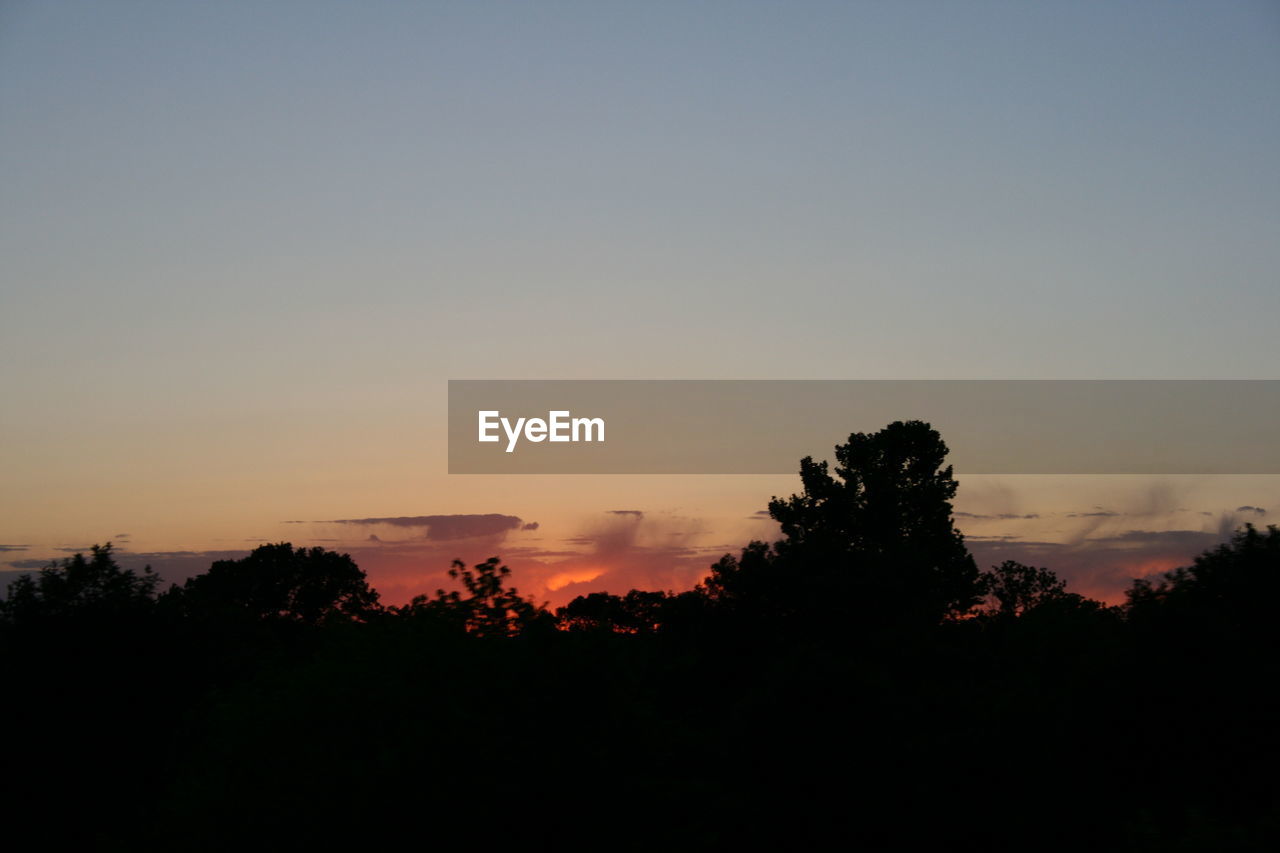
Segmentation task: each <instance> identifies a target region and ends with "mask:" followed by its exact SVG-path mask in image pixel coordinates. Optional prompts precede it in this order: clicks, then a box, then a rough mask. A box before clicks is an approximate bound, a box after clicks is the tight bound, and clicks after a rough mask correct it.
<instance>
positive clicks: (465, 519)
mask: <svg viewBox="0 0 1280 853" xmlns="http://www.w3.org/2000/svg"><path fill="white" fill-rule="evenodd" d="M286 523H287V522H286ZM313 523H314V524H353V525H359V526H364V527H372V526H375V525H386V526H388V527H401V528H415V529H416V528H422V529H424V530H425V531H426V538H427V539H430V540H432V541H437V542H444V541H450V540H454V539H471V538H476V537H484V536H499V535H502V534H505V533H506V532H507V531H509V530H515V529H518V528H520V527H521V525H522V524H523V522H522V521H521V519H520V518H518V517H517V516H514V515H499V514H498V513H487V514H484V515H404V516H397V517H394V518H335V519H332V520H330V521H317V522H313ZM533 529H536V528H533Z"/></svg>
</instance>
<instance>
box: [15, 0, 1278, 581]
mask: <svg viewBox="0 0 1280 853" xmlns="http://www.w3.org/2000/svg"><path fill="white" fill-rule="evenodd" d="M1277 152H1280V5H1277V4H1276V3H1274V2H1268V1H1267V0H1254V2H1198V3H1178V2H1163V1H1162V2H1127V3H1122V4H1117V3H1101V2H1097V3H1095V2H1060V3H1054V2H1045V3H1025V2H1005V3H981V2H971V3H942V2H938V3H890V2H847V3H820V2H807V3H799V4H796V3H780V2H779V3H659V2H652V3H600V2H593V3H561V2H548V3H462V2H458V3H391V2H366V3H359V4H356V3H321V2H307V3H303V2H276V3H248V2H244V3H237V2H228V3H219V4H200V3H191V2H115V3H88V2H86V3H75V2H58V3H37V2H22V0H7V2H4V3H3V4H0V401H2V402H0V583H2V582H3V581H6V580H8V579H10V578H11V577H12V576H13V575H12V574H11V573H14V572H18V571H22V570H28V569H31V568H34V567H39V566H41V565H44V564H46V563H47V561H48V560H49V559H50V558H55V557H62V556H65V555H66V554H68V553H72V552H74V551H75V550H77V549H80V550H83V549H85V548H87V546H89V545H91V544H93V543H98V542H105V541H108V540H110V541H113V542H114V543H115V544H116V546H117V548H119V549H120V550H121V552H122V558H121V559H122V562H123V563H125V564H126V565H137V566H141V565H142V564H143V563H150V564H152V565H154V566H156V567H157V568H158V569H160V570H161V572H162V574H164V575H165V576H166V577H167V578H169V579H173V580H178V579H181V578H182V577H185V576H187V575H189V574H191V573H193V572H196V571H200V570H203V569H205V568H207V567H208V564H209V562H210V560H211V559H214V558H217V557H222V556H240V555H242V554H244V553H245V552H246V551H247V550H248V549H251V548H253V547H254V546H255V545H256V544H259V543H262V542H268V541H282V540H285V541H291V542H293V543H294V544H300V545H323V546H324V547H328V548H333V549H336V550H341V551H346V552H349V553H351V554H352V555H353V556H354V557H355V558H356V559H357V561H358V562H359V563H360V565H361V566H362V567H364V568H365V569H366V570H367V571H368V572H369V575H370V579H371V580H372V581H373V583H374V584H375V586H377V587H378V588H379V590H380V591H381V592H382V593H383V596H384V600H386V601H388V602H391V603H399V602H402V601H404V600H407V599H408V598H409V597H411V596H412V595H413V594H415V593H418V592H431V591H434V589H435V588H436V587H437V586H439V585H441V584H442V583H444V582H445V581H444V577H443V575H444V571H445V570H446V569H447V568H448V566H449V561H450V560H451V559H452V558H454V557H461V558H463V559H466V560H468V561H479V560H482V559H484V558H486V557H489V556H491V555H494V554H497V555H501V556H502V557H503V558H504V560H505V561H506V562H508V563H509V564H510V565H511V566H512V568H513V570H514V577H515V582H516V584H517V586H519V587H520V588H521V590H522V591H524V592H527V593H530V594H532V595H534V596H535V597H537V598H539V600H550V601H552V603H556V604H559V603H563V602H564V601H567V600H568V599H569V598H571V597H572V596H573V595H577V594H580V593H583V592H591V591H595V590H598V589H608V590H610V591H615V592H622V591H625V590H626V589H629V588H631V587H633V586H639V587H643V588H664V589H678V588H686V587H688V586H690V585H692V584H693V583H695V582H696V581H697V580H698V579H699V578H700V577H701V576H702V575H703V574H705V572H706V570H707V567H708V566H709V565H710V563H711V562H712V561H714V560H715V559H716V558H717V557H719V556H720V555H721V554H723V553H725V552H727V551H736V550H737V549H738V548H740V547H741V546H742V545H743V544H745V543H746V542H747V541H748V540H749V539H751V538H770V537H772V536H775V535H776V532H777V531H776V527H774V526H773V524H772V522H770V521H769V520H768V519H767V518H764V517H761V515H760V512H761V511H762V510H763V509H764V508H765V506H766V504H767V502H768V499H769V498H770V497H771V496H773V495H789V494H791V493H792V492H794V491H796V490H797V489H798V488H799V482H798V478H796V477H794V476H746V475H743V476H658V475H634V476H558V477H556V476H521V477H503V476H497V475H493V476H488V475H486V476H479V475H476V476H461V475H454V476H450V475H449V474H447V472H446V470H447V466H446V449H447V448H446V443H445V428H446V422H445V414H446V412H445V403H446V382H447V380H449V379H480V378H530V379H534V378H537V379H574V378H701V379H711V378H744V379H775V378H795V379H806V378H832V379H860V378H885V379H950V378H1017V379H1022V378H1027V379H1056V378H1084V379H1091V378H1149V379H1192V378H1196V379H1199V378H1208V379H1222V378H1240V379H1250V378H1266V379H1273V378H1277V375H1276V365H1277V360H1278V359H1277V357H1278V356H1280V343H1278V339H1277V333H1276V318H1277V316H1280V281H1278V278H1280V273H1278V271H1280V157H1277ZM845 438H847V433H846V434H845V435H840V434H833V435H832V436H831V437H830V441H829V443H828V446H825V447H814V448H812V453H813V454H814V455H817V456H822V455H827V454H829V453H830V451H831V445H834V444H836V443H837V442H839V441H842V440H844V439H845ZM945 438H946V436H945V435H944V439H945ZM797 462H798V460H797ZM956 510H957V512H958V514H957V519H956V520H957V523H958V525H959V526H960V527H961V529H962V530H963V531H964V532H965V534H966V536H967V537H968V538H969V541H970V545H971V547H972V549H973V550H974V552H975V554H976V556H977V557H978V558H979V562H980V564H989V563H990V562H991V561H994V560H999V559H1004V558H1006V557H1014V558H1018V559H1023V560H1025V561H1028V562H1035V563H1036V564H1037V565H1047V566H1048V567H1050V568H1053V569H1055V570H1057V571H1059V572H1060V573H1061V574H1062V575H1063V576H1065V577H1067V578H1068V580H1069V583H1070V584H1071V588H1072V589H1075V590H1076V591H1079V592H1085V593H1088V594H1092V595H1097V596H1102V597H1106V598H1108V599H1109V600H1115V599H1116V598H1117V596H1118V595H1119V594H1120V591H1121V590H1122V589H1123V588H1124V587H1125V586H1126V585H1127V583H1128V580H1127V579H1128V578H1130V577H1133V576H1135V575H1141V574H1145V573H1150V572H1153V571H1159V570H1164V569H1167V568H1170V567H1172V566H1174V565H1178V564H1180V563H1186V562H1188V561H1189V559H1190V557H1191V556H1193V555H1194V554H1195V553H1197V552H1198V551H1200V550H1203V549H1204V548H1205V547H1208V546H1210V545H1212V544H1214V543H1215V542H1217V541H1221V539H1222V538H1223V536H1225V535H1227V534H1229V532H1230V531H1231V529H1233V528H1234V527H1235V526H1237V525H1239V524H1241V523H1243V522H1245V521H1251V522H1254V523H1258V524H1265V523H1267V522H1268V521H1271V522H1274V521H1275V518H1276V517H1277V516H1278V515H1280V477H1276V476H1234V477H1209V476H1198V477H1187V476H1183V477H1172V476H1170V477H1161V478H1155V477H1123V476H1106V477H1103V476H1098V477H1080V476H1077V477H1044V476H1041V477H1031V476H1019V477H1015V476H1007V477H995V476H983V477H968V478H961V481H960V492H959V496H958V499H957V502H956Z"/></svg>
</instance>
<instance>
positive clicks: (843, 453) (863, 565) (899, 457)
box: [707, 421, 981, 623]
mask: <svg viewBox="0 0 1280 853" xmlns="http://www.w3.org/2000/svg"><path fill="white" fill-rule="evenodd" d="M946 456H947V446H946V444H945V443H943V441H942V438H941V436H939V435H938V433H937V431H936V430H934V429H933V428H931V427H930V426H929V424H927V423H924V422H922V421H905V422H904V421H897V422H894V423H892V424H889V425H888V426H886V427H885V428H884V429H882V430H880V431H879V432H875V433H854V434H852V435H850V436H849V440H848V442H846V443H844V444H841V445H837V446H836V448H835V459H836V465H835V468H834V475H833V473H832V469H831V467H830V465H829V464H828V463H827V462H825V461H823V462H817V461H814V459H813V458H812V457H805V458H804V459H803V460H801V462H800V481H801V485H802V486H803V491H801V492H800V493H799V494H794V495H792V496H791V497H789V498H786V499H782V498H776V497H775V498H774V499H773V500H771V501H770V502H769V514H770V515H771V516H772V517H773V518H774V519H775V520H776V521H777V522H778V523H779V524H780V525H781V527H782V535H783V538H782V539H781V540H780V541H778V542H777V543H775V544H774V545H773V546H772V548H770V547H769V546H767V545H765V544H764V543H758V542H757V543H752V545H750V546H749V547H748V548H747V549H746V550H744V551H743V556H742V559H741V560H735V559H734V558H732V557H729V558H727V559H726V560H722V561H721V562H720V563H717V564H716V566H715V567H713V571H712V576H711V578H710V579H709V581H708V584H707V588H708V590H709V591H710V592H711V593H712V595H713V597H720V598H722V599H726V600H735V601H738V602H739V603H740V604H745V602H744V601H743V599H744V598H745V599H753V600H755V601H757V602H759V601H762V600H768V601H769V604H768V605H767V606H768V607H769V608H773V607H776V606H777V605H778V604H783V605H784V608H783V609H785V610H788V611H791V615H793V616H796V617H798V618H810V619H812V618H822V619H827V620H836V621H837V622H841V623H842V622H844V621H845V620H847V619H849V618H850V617H853V618H856V619H857V620H858V621H863V622H865V621H891V622H914V623H937V622H938V621H940V620H942V619H944V618H947V617H949V616H957V615H960V614H962V613H966V612H968V611H969V610H970V609H971V608H972V607H973V606H974V605H975V604H976V603H977V602H978V601H979V600H980V597H981V587H980V585H979V582H978V569H977V565H976V564H975V563H974V561H973V558H972V557H971V556H970V555H969V552H968V550H967V549H966V548H965V544H964V537H963V536H962V535H961V533H960V532H959V531H958V530H956V528H955V526H954V524H953V520H952V510H951V499H952V498H953V497H954V496H955V493H956V481H955V479H954V478H953V476H952V469H951V466H949V465H947V466H945V467H944V465H943V462H944V461H945V459H946Z"/></svg>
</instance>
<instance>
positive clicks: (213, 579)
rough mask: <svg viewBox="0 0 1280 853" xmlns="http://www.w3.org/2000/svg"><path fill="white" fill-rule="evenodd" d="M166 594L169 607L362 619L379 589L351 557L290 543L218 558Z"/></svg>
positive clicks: (309, 619)
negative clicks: (237, 557) (296, 546)
mask: <svg viewBox="0 0 1280 853" xmlns="http://www.w3.org/2000/svg"><path fill="white" fill-rule="evenodd" d="M168 596H169V597H170V598H171V602H169V603H170V604H171V606H174V607H179V608H181V609H183V610H185V611H187V612H189V613H193V614H202V615H206V616H210V615H212V616H215V617H217V618H223V619H237V618H249V619H267V620H278V621H285V622H296V623H299V624H302V625H319V624H321V623H323V622H332V621H346V620H363V619H368V618H369V617H370V616H372V615H374V614H375V613H377V612H378V610H379V606H378V594H377V593H376V592H375V591H374V590H373V589H371V588H370V587H369V584H368V583H367V581H366V579H365V574H364V572H363V571H362V570H361V569H360V568H359V567H358V566H357V565H356V564H355V561H354V560H352V559H351V557H349V556H348V555H346V554H336V553H334V552H332V551H326V550H325V549H323V548H311V549H306V548H297V549H295V548H294V547H293V545H292V544H290V543H288V542H280V543H278V544H272V545H261V546H259V547H257V548H255V549H254V550H253V553H251V554H250V555H249V556H247V557H245V558H243V559H240V560H219V561H217V562H216V563H214V564H213V565H212V566H210V567H209V571H208V572H205V573H204V574H202V575H197V576H196V577H194V578H191V579H189V580H188V581H187V582H186V584H184V585H183V586H182V587H179V588H174V589H172V590H171V591H170V593H168Z"/></svg>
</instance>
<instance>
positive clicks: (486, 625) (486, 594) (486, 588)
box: [398, 557, 553, 637]
mask: <svg viewBox="0 0 1280 853" xmlns="http://www.w3.org/2000/svg"><path fill="white" fill-rule="evenodd" d="M510 574H511V569H510V568H508V567H507V566H504V565H501V561H500V560H499V559H498V558H497V557H490V558H489V559H487V560H485V561H484V562H483V563H477V564H476V565H475V568H474V570H473V569H469V568H467V564H466V563H464V562H462V561H461V560H454V561H453V567H452V568H450V569H449V577H450V578H452V579H454V580H456V581H460V582H461V583H462V586H463V588H464V589H465V590H466V592H467V595H466V596H465V597H464V596H463V595H462V593H461V592H459V591H458V590H450V591H449V592H445V591H444V590H443V589H438V590H436V595H435V598H429V597H428V596H426V595H419V596H415V597H414V599H413V601H412V602H410V603H409V605H408V606H407V607H404V608H401V609H400V610H399V611H398V612H399V613H400V614H401V615H404V616H415V617H428V618H438V619H441V620H443V621H445V622H447V623H449V624H452V625H454V626H456V627H457V628H460V629H462V630H464V631H466V632H467V633H469V634H472V635H474V636H477V637H512V636H516V635H518V634H522V633H524V632H526V631H528V630H529V629H530V628H532V627H534V626H537V625H549V624H550V623H551V621H552V620H553V617H552V616H551V614H550V613H549V612H547V609H546V607H544V606H542V605H538V604H535V603H534V602H533V600H532V599H526V598H524V597H522V596H521V595H520V593H519V591H518V590H517V589H516V588H515V587H510V588H508V587H506V585H505V583H506V578H507V576H508V575H510Z"/></svg>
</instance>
